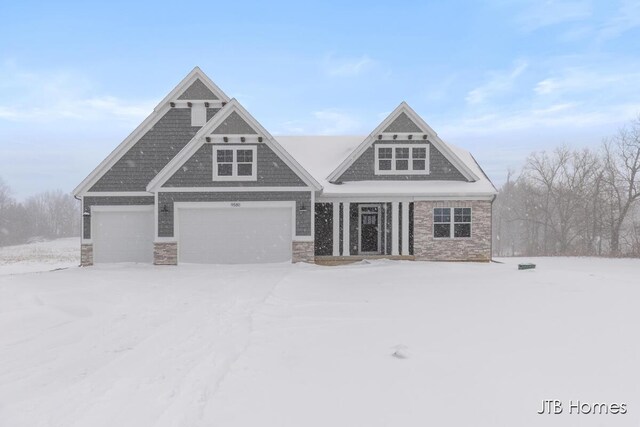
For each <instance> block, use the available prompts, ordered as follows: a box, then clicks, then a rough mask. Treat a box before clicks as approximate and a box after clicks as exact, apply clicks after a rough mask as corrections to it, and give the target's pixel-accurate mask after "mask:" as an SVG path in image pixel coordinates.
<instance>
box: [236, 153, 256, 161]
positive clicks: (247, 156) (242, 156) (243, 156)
mask: <svg viewBox="0 0 640 427" xmlns="http://www.w3.org/2000/svg"><path fill="white" fill-rule="evenodd" d="M237 159H238V162H239V163H251V162H252V161H253V151H251V150H238V154H237Z"/></svg>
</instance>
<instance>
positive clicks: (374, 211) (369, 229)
mask: <svg viewBox="0 0 640 427" xmlns="http://www.w3.org/2000/svg"><path fill="white" fill-rule="evenodd" d="M360 253H361V254H379V253H380V206H371V205H360Z"/></svg>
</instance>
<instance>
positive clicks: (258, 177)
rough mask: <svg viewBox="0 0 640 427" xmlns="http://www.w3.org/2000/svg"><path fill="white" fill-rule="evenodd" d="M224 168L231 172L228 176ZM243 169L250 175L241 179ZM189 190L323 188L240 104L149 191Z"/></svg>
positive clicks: (215, 121) (215, 122) (198, 136)
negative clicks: (241, 169) (186, 188)
mask: <svg viewBox="0 0 640 427" xmlns="http://www.w3.org/2000/svg"><path fill="white" fill-rule="evenodd" d="M241 154H242V155H243V158H242V159H241V158H240V156H241ZM245 156H246V158H245ZM222 167H224V168H228V169H224V173H223V169H222ZM241 167H244V168H246V169H245V172H247V173H248V174H244V175H243V174H242V173H240V168H241ZM227 172H228V173H229V175H228V176H227V175H226V174H227ZM185 187H188V188H201V189H205V188H220V187H300V188H307V187H311V188H313V189H315V190H319V189H320V188H321V187H320V185H319V184H318V183H317V181H315V180H314V179H313V177H311V175H309V173H308V172H307V171H305V170H304V169H303V168H302V166H300V165H299V164H298V163H297V162H296V161H295V160H294V159H293V158H292V157H291V156H290V155H289V154H288V153H287V152H286V151H285V150H284V149H283V148H282V147H281V146H280V145H279V144H278V143H277V142H276V141H275V139H274V138H273V137H272V136H271V135H270V134H269V133H268V132H267V131H266V129H264V127H262V126H261V125H260V124H259V123H258V122H257V121H256V120H255V119H254V118H253V117H252V116H251V115H250V114H249V113H248V112H247V111H246V110H245V109H244V108H243V107H242V106H241V105H240V103H238V101H236V100H235V99H234V100H231V102H229V103H228V104H226V106H225V107H223V109H222V111H220V113H218V114H217V115H216V116H215V117H214V118H213V119H212V120H211V121H210V122H208V123H207V124H206V125H205V126H204V127H203V128H202V129H200V131H199V132H198V133H197V134H196V135H195V136H194V137H193V139H192V140H191V141H190V142H189V143H188V144H187V146H185V148H184V149H183V150H182V151H181V152H180V153H178V155H177V156H176V157H174V159H173V160H172V161H171V162H169V164H168V165H167V166H166V167H165V168H164V169H163V170H162V171H161V172H160V173H159V174H158V175H157V176H156V177H155V178H154V179H153V180H152V181H151V182H150V183H149V185H148V186H147V191H158V190H163V189H164V190H166V189H174V190H177V189H179V188H185Z"/></svg>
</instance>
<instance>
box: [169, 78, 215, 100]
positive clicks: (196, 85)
mask: <svg viewBox="0 0 640 427" xmlns="http://www.w3.org/2000/svg"><path fill="white" fill-rule="evenodd" d="M178 99H186V100H193V101H195V100H216V99H218V97H217V96H215V95H214V93H213V92H211V90H209V88H208V87H207V86H206V85H205V84H204V83H202V80H200V79H196V81H195V82H193V83H192V84H191V86H189V87H188V88H187V90H185V91H184V92H183V93H182V95H180V96H179V97H178Z"/></svg>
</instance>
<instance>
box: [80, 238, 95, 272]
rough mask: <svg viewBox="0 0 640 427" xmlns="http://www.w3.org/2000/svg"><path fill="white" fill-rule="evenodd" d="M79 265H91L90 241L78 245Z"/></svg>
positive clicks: (91, 251) (91, 249)
mask: <svg viewBox="0 0 640 427" xmlns="http://www.w3.org/2000/svg"><path fill="white" fill-rule="evenodd" d="M80 265H81V266H82V267H88V266H90V265H93V245H92V244H91V243H83V244H81V245H80Z"/></svg>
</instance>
